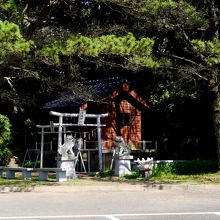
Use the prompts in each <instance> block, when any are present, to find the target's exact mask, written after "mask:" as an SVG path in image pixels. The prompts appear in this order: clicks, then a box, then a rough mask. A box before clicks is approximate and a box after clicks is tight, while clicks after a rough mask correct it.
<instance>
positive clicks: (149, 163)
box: [134, 157, 153, 178]
mask: <svg viewBox="0 0 220 220" xmlns="http://www.w3.org/2000/svg"><path fill="white" fill-rule="evenodd" d="M134 162H135V163H137V164H138V165H137V168H138V169H139V170H140V171H142V172H144V175H145V177H146V178H147V177H150V176H151V175H152V171H153V157H151V158H150V157H148V158H147V159H146V160H145V159H144V158H142V159H141V160H140V159H139V158H138V159H137V160H135V161H134Z"/></svg>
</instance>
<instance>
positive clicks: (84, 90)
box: [43, 77, 127, 109]
mask: <svg viewBox="0 0 220 220" xmlns="http://www.w3.org/2000/svg"><path fill="white" fill-rule="evenodd" d="M125 82H127V80H126V79H123V78H120V77H114V78H104V79H97V80H83V81H77V82H75V83H73V86H72V89H71V91H68V92H65V93H64V94H63V95H61V96H60V97H58V98H57V99H54V100H52V101H50V102H47V103H45V104H44V105H43V108H49V109H50V108H65V107H79V106H80V105H82V104H83V103H85V102H87V101H94V102H96V101H100V100H103V99H104V98H106V97H107V96H108V95H109V94H111V93H112V92H113V91H115V90H116V89H117V88H118V87H119V86H121V85H122V84H123V83H125Z"/></svg>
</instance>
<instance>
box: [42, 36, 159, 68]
mask: <svg viewBox="0 0 220 220" xmlns="http://www.w3.org/2000/svg"><path fill="white" fill-rule="evenodd" d="M153 46H154V40H153V39H150V38H141V39H140V40H136V38H135V37H134V35H133V34H132V33H128V34H127V35H126V36H119V37H118V36H115V35H102V36H100V37H96V38H91V37H87V36H72V37H70V38H69V39H68V40H67V41H66V45H63V44H59V43H54V44H52V45H47V46H44V47H43V48H42V49H41V51H40V52H39V55H41V56H42V57H44V58H46V59H48V60H50V61H52V62H59V56H60V55H66V56H71V55H77V56H82V55H84V56H92V57H98V56H103V55H105V56H110V55H118V56H123V57H127V59H128V60H129V61H130V62H132V63H137V64H142V65H144V66H146V67H150V68H157V67H159V63H158V62H157V61H156V60H154V59H153V57H152V51H153Z"/></svg>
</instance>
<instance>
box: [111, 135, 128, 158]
mask: <svg viewBox="0 0 220 220" xmlns="http://www.w3.org/2000/svg"><path fill="white" fill-rule="evenodd" d="M115 143H116V147H115V154H116V155H117V156H127V155H130V153H131V146H130V144H128V145H126V144H125V141H124V139H123V137H122V136H116V137H115Z"/></svg>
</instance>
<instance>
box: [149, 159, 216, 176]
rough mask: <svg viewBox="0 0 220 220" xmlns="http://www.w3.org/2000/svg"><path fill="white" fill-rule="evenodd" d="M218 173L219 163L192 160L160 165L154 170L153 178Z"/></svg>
mask: <svg viewBox="0 0 220 220" xmlns="http://www.w3.org/2000/svg"><path fill="white" fill-rule="evenodd" d="M217 171H218V164H217V161H211V160H191V161H184V162H173V163H168V164H161V165H158V167H156V168H155V169H153V176H155V177H162V176H167V175H192V174H203V173H214V172H217Z"/></svg>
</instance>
